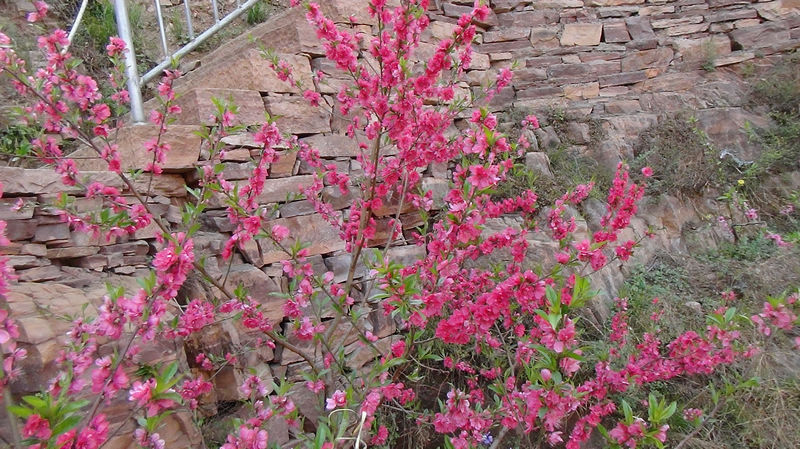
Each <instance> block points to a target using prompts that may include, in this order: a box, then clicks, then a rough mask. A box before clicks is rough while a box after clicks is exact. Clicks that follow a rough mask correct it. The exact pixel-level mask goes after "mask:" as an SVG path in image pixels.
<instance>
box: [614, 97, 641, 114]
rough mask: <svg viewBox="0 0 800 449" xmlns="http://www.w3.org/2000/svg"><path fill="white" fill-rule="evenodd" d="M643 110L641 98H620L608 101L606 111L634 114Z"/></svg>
mask: <svg viewBox="0 0 800 449" xmlns="http://www.w3.org/2000/svg"><path fill="white" fill-rule="evenodd" d="M641 110H642V108H641V105H640V104H639V100H620V101H611V102H608V103H606V112H607V113H609V114H632V113H634V112H640V111H641Z"/></svg>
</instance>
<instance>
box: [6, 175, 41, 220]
mask: <svg viewBox="0 0 800 449" xmlns="http://www.w3.org/2000/svg"><path fill="white" fill-rule="evenodd" d="M5 182H6V181H5V180H3V183H5ZM18 200H21V201H22V207H21V208H17V202H18ZM35 202H36V199H35V198H19V199H17V198H0V220H3V221H5V220H27V219H29V218H33V210H34V206H35ZM14 209H17V210H14Z"/></svg>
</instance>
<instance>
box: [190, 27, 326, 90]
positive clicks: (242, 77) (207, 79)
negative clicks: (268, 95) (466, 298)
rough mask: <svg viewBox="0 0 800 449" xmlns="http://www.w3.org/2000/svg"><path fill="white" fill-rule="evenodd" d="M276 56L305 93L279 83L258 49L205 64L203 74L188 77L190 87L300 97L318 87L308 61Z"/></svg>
mask: <svg viewBox="0 0 800 449" xmlns="http://www.w3.org/2000/svg"><path fill="white" fill-rule="evenodd" d="M303 21H304V19H303ZM272 23H276V24H277V23H278V22H275V21H272ZM295 31H296V30H295ZM312 36H313V34H312ZM278 43H280V41H277V40H273V41H271V42H270V43H269V44H267V45H268V46H269V47H270V48H275V47H276V44H278ZM251 45H252V44H251ZM278 51H280V50H278ZM291 51H292V52H294V51H297V49H292V50H291ZM276 56H277V57H278V59H279V60H281V61H285V62H287V63H288V64H289V66H290V67H291V70H292V77H293V78H294V79H295V80H297V81H299V82H300V83H301V85H302V86H303V88H302V89H298V88H297V87H296V86H295V85H293V84H292V83H289V82H286V81H282V80H281V79H279V78H278V75H277V74H276V73H275V70H274V69H273V68H272V67H271V61H269V60H267V58H266V57H265V56H264V55H263V54H262V53H261V51H260V50H258V49H256V48H249V49H245V50H243V51H241V52H237V53H231V54H229V55H228V56H226V58H225V59H222V60H220V61H212V62H213V63H214V64H213V65H212V64H208V65H206V64H203V66H202V67H201V68H200V69H199V70H196V71H195V72H192V73H190V74H189V75H188V76H187V77H186V78H187V79H186V80H187V85H188V86H203V87H206V88H216V89H246V90H252V91H256V92H272V93H299V92H302V90H303V89H307V88H308V87H309V86H313V85H314V82H313V79H312V74H311V63H310V62H309V60H308V57H306V56H303V55H298V54H289V53H278V54H277V55H276Z"/></svg>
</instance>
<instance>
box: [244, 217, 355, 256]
mask: <svg viewBox="0 0 800 449" xmlns="http://www.w3.org/2000/svg"><path fill="white" fill-rule="evenodd" d="M273 225H282V226H285V227H287V228H289V231H290V232H291V236H290V238H289V239H287V241H284V242H281V244H282V245H283V246H284V247H285V248H288V247H291V246H292V245H293V244H294V241H295V240H300V241H301V242H303V243H310V246H309V247H308V248H307V250H308V254H309V255H314V254H325V253H330V252H333V251H338V250H342V249H344V242H343V241H342V240H341V239H340V238H339V233H338V231H337V230H336V229H335V228H333V227H332V226H331V225H330V224H329V223H328V222H326V221H325V220H324V219H323V218H322V217H321V216H320V215H318V214H314V215H300V216H297V217H291V218H279V219H277V220H273V221H271V222H268V223H267V224H266V228H267V229H271V228H272V226H273ZM259 246H260V247H261V256H262V258H263V259H262V262H263V263H264V265H267V264H271V263H273V262H278V261H281V260H284V259H286V258H287V255H286V253H284V252H283V251H281V250H280V249H278V248H276V247H275V245H274V244H273V243H272V241H270V240H266V239H263V240H260V241H259Z"/></svg>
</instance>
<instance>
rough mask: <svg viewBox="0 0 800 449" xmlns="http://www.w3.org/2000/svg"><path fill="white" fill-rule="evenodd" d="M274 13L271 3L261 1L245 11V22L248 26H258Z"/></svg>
mask: <svg viewBox="0 0 800 449" xmlns="http://www.w3.org/2000/svg"><path fill="white" fill-rule="evenodd" d="M274 12H275V6H274V5H273V4H272V3H271V2H268V1H266V0H261V1H260V2H258V3H256V4H255V5H253V7H252V8H250V9H249V10H248V11H247V17H246V22H247V24H248V25H258V24H259V23H262V22H265V21H266V20H267V19H268V18H269V17H270V16H271V15H272V14H274Z"/></svg>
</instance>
